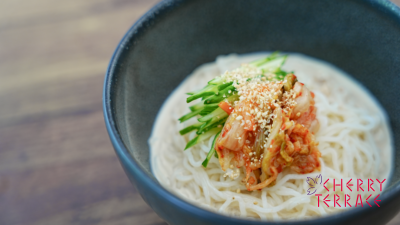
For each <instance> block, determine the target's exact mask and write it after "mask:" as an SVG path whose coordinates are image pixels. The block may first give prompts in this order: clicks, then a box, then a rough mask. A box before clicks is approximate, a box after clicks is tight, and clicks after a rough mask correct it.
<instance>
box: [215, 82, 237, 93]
mask: <svg viewBox="0 0 400 225" xmlns="http://www.w3.org/2000/svg"><path fill="white" fill-rule="evenodd" d="M232 84H233V82H229V83H225V84H221V85H219V86H218V91H221V90H224V89H225V88H227V87H228V86H231V85H232Z"/></svg>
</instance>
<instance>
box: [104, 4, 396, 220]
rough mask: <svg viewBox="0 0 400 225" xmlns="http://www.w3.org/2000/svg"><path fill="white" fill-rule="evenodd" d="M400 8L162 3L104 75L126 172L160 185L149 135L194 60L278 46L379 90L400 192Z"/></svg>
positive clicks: (109, 117)
mask: <svg viewBox="0 0 400 225" xmlns="http://www.w3.org/2000/svg"><path fill="white" fill-rule="evenodd" d="M399 14H400V13H399V9H398V8H397V7H396V6H394V5H393V4H392V3H390V2H388V1H356V0H352V1H349V0H338V1H320V0H302V1H291V0H280V1H272V0H264V1H239V0H219V1H211V0H209V1H200V0H193V1H166V2H162V3H160V4H158V5H157V6H155V7H154V8H153V9H152V10H151V11H150V12H148V13H147V14H146V15H145V16H144V17H142V18H141V19H140V20H139V21H138V22H137V23H136V24H135V25H134V26H133V27H132V28H131V29H130V30H129V31H128V33H127V34H126V35H125V37H124V38H123V40H122V41H121V43H120V44H119V46H118V48H117V50H116V52H115V53H114V56H113V58H112V60H111V63H110V67H109V70H108V72H107V77H106V81H105V92H104V94H105V95H104V101H105V104H104V107H105V117H106V124H107V126H108V131H109V133H110V136H111V139H112V140H113V144H114V147H115V149H116V151H117V153H118V155H119V157H120V158H121V157H127V158H123V159H121V162H122V164H123V166H124V168H125V170H126V171H127V174H128V176H129V173H130V172H129V170H127V169H126V168H128V167H132V165H134V166H135V170H138V171H139V172H138V173H140V174H141V176H143V177H145V178H143V179H149V180H150V181H149V183H148V184H149V185H152V186H154V187H152V188H156V189H160V190H162V187H161V186H160V185H159V184H158V182H157V181H156V179H155V178H154V176H153V175H152V173H151V170H150V163H149V145H148V139H149V136H150V133H151V130H152V127H153V123H154V121H155V118H156V116H157V113H158V111H159V110H160V107H161V106H162V104H163V102H164V101H165V100H166V98H167V97H168V95H169V94H170V93H171V92H172V91H173V90H174V89H175V88H176V87H177V86H178V85H179V84H180V82H182V81H183V80H184V79H185V77H186V76H187V75H189V74H190V73H191V72H192V71H193V70H194V69H195V68H196V67H197V66H199V65H201V64H203V63H206V62H211V61H214V60H215V58H216V56H218V55H224V54H229V53H239V54H241V53H250V52H259V51H276V50H279V51H284V52H298V53H303V54H306V55H308V56H312V57H315V58H318V59H322V60H324V61H327V62H329V63H331V64H333V65H335V66H337V67H338V68H340V69H342V70H343V71H345V72H347V73H348V74H350V75H352V76H353V77H354V78H355V79H356V80H358V81H359V82H360V83H362V84H363V85H364V86H365V87H366V88H367V89H368V90H369V91H370V92H371V93H372V94H373V95H374V96H375V97H376V98H377V100H378V101H379V103H380V104H381V105H382V106H383V108H384V109H385V111H386V112H387V114H388V116H389V119H390V125H391V128H392V131H393V139H394V146H395V153H394V159H393V160H394V166H395V167H394V170H393V175H392V178H391V179H390V185H389V187H388V188H387V189H386V191H385V192H386V193H383V195H382V197H385V196H387V197H393V196H398V195H399V193H398V188H399V179H400V165H399V162H400V161H399V157H400V155H399V154H400V151H398V146H399V144H400V143H399V141H400V117H399V113H398V112H400V105H399V104H396V103H398V102H399V99H400V94H399V92H398V87H399V84H400V82H399V80H400V76H399V74H400V55H399V52H400V17H399ZM128 152H129V153H130V154H128ZM131 164H132V165H131ZM129 177H130V178H131V180H132V182H134V183H135V182H136V181H135V180H133V179H134V178H132V177H131V176H129ZM143 197H144V199H145V200H146V198H148V197H147V196H143ZM146 201H147V200H146ZM179 201H181V200H179ZM148 202H149V201H148ZM152 207H153V206H152ZM363 210H367V209H363ZM389 219H390V218H389Z"/></svg>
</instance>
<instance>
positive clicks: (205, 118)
mask: <svg viewBox="0 0 400 225" xmlns="http://www.w3.org/2000/svg"><path fill="white" fill-rule="evenodd" d="M227 115H228V113H226V112H225V111H224V110H223V109H221V108H220V107H218V108H216V109H215V110H214V111H212V112H211V113H210V114H208V115H206V116H203V117H201V118H199V119H198V121H199V122H207V121H208V120H210V119H212V118H213V117H217V116H219V117H220V118H223V117H225V116H227Z"/></svg>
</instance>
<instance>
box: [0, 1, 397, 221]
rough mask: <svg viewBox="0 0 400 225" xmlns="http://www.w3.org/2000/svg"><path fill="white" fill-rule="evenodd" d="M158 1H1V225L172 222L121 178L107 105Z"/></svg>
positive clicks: (123, 176) (395, 219) (122, 173)
mask: <svg viewBox="0 0 400 225" xmlns="http://www.w3.org/2000/svg"><path fill="white" fill-rule="evenodd" d="M156 2H157V0H68V1H56V0H2V1H0V103H1V104H0V224H1V225H3V224H5V225H9V224H10V225H14V224H15V225H17V224H37V225H39V224H40V225H46V224H49V225H64V224H114V225H123V224H131V225H132V224H138V225H139V224H140V225H145V224H166V223H165V222H163V220H162V219H160V218H159V217H158V216H157V215H156V214H155V213H154V212H153V211H152V210H151V209H150V208H149V207H148V206H147V205H146V203H145V202H144V201H143V200H142V198H141V197H140V195H139V193H138V192H137V191H136V190H135V188H133V187H132V185H131V184H130V182H129V181H128V179H127V177H126V176H125V174H124V172H123V170H122V168H121V166H120V164H119V162H118V160H117V158H116V155H115V153H114V151H113V148H112V146H111V143H110V140H109V138H108V135H107V132H106V128H105V126H104V121H103V112H102V103H101V98H102V88H103V79H104V74H105V71H106V68H107V65H108V62H109V60H110V57H111V55H112V53H113V51H114V49H115V47H116V46H117V44H118V42H119V40H120V39H121V38H122V36H123V35H124V33H125V32H126V31H127V30H128V29H129V27H130V26H131V25H132V24H133V22H134V21H136V20H137V19H138V18H139V17H140V16H141V15H143V14H144V13H145V12H146V11H147V10H148V9H150V8H151V7H152V6H153V5H154V4H155V3H156ZM395 3H396V4H398V5H400V0H396V1H395ZM390 224H400V214H399V215H398V216H397V217H396V218H394V219H393V220H392V221H391V222H390Z"/></svg>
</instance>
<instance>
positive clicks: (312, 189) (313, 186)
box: [307, 174, 322, 195]
mask: <svg viewBox="0 0 400 225" xmlns="http://www.w3.org/2000/svg"><path fill="white" fill-rule="evenodd" d="M321 183H322V175H321V174H319V175H317V176H316V177H315V179H312V178H311V177H307V184H308V185H309V186H310V188H309V189H308V190H307V195H313V194H314V193H315V192H316V191H317V187H316V186H317V184H321Z"/></svg>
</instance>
